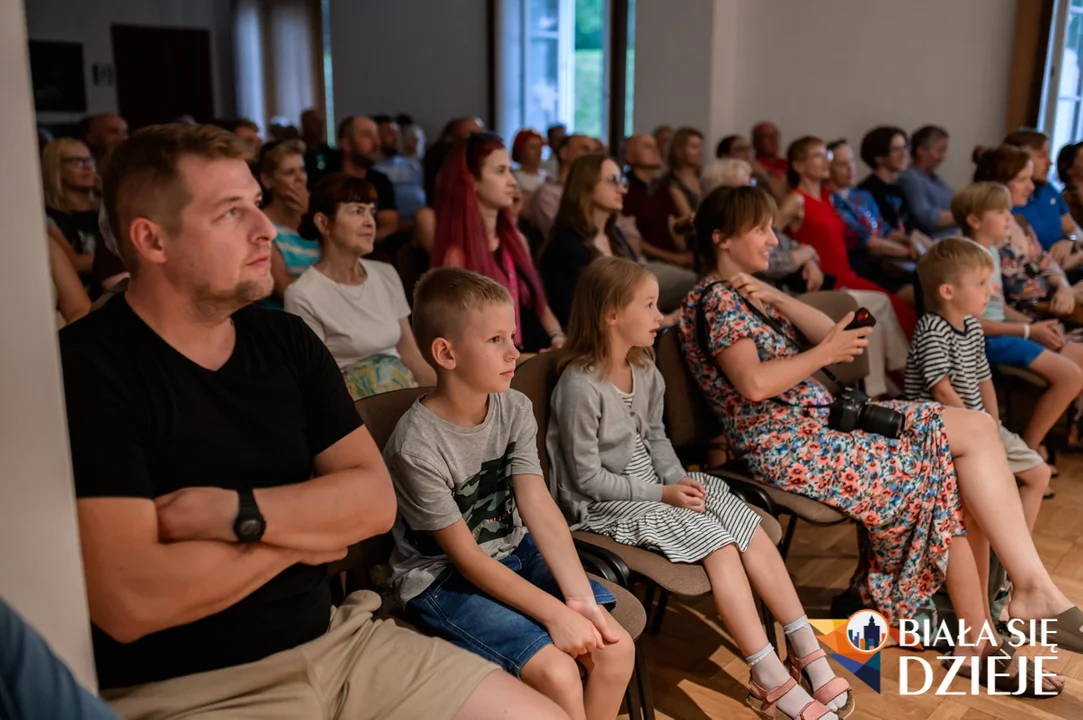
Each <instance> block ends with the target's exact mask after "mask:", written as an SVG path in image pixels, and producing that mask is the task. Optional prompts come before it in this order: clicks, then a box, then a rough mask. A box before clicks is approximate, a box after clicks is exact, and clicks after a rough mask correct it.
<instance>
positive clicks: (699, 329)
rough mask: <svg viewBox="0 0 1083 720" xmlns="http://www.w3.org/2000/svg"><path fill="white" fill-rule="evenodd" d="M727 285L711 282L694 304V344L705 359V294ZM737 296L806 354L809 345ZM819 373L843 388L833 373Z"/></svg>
mask: <svg viewBox="0 0 1083 720" xmlns="http://www.w3.org/2000/svg"><path fill="white" fill-rule="evenodd" d="M728 284H729V283H727V282H726V281H724V280H716V281H714V282H712V283H711V284H709V285H707V286H706V287H704V288H703V292H702V293H701V294H700V296H699V302H697V303H696V342H697V343H698V344H699V349H700V350H701V351H702V352H703V354H704V355H705V356H706V357H707V358H710V357H712V353H711V352H710V350H709V347H710V343H709V342H708V340H709V335H708V328H707V313H706V311H705V310H704V308H703V303H704V300H705V299H706V297H707V293H708V292H709V291H710V290H711V288H713V287H715V286H716V285H728ZM737 295H738V297H740V298H741V300H743V301H744V303H745V305H747V306H748V309H749V310H751V311H752V313H753V314H754V315H755V316H756V317H758V318H759V319H760V320H762V321H763V322H764V323H765V324H766V325H767V326H768V327H770V328H771V329H772V330H774V331H775V332H776V333H778V334H779V335H781V336H782V337H783V338H785V339H786V340H788V341H789V342H790V344H791V345H793V346H794V347H795V348H796V349H797V351H798V352H807V351H808V350H810V349H811V348H810V346H809V345H807V344H804V343H801V342H799V341H798V340H797V338H795V337H793V336H792V335H790V334H789V333H787V332H786V330H785V328H783V327H782V326H781V325H780V324H779V323H778V321H777V320H775V319H774V318H773V317H771V316H770V315H768V314H767V313H765V312H763V311H762V310H760V309H759V308H758V307H756V306H755V305H754V304H752V303H751V302H749V300H748V298H746V297H745V296H744V295H741V294H740V293H737ZM820 371H821V372H823V374H824V375H825V376H826V377H827V379H828V380H830V381H831V382H833V383H835V384H836V385H838V386H839V387H840V388H842V387H845V384H844V383H843V382H842V381H841V380H839V379H838V377H837V376H836V375H835V374H834V373H833V372H831V371H830V370H828V369H827V368H826V367H823V368H820ZM723 377H725V374H724V373H723ZM726 381H727V382H729V379H728V378H727V380H726ZM730 384H731V385H732V383H730Z"/></svg>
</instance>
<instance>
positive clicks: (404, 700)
mask: <svg viewBox="0 0 1083 720" xmlns="http://www.w3.org/2000/svg"><path fill="white" fill-rule="evenodd" d="M379 606H380V598H379V596H378V595H376V594H374V593H371V592H367V591H362V592H356V593H353V594H352V595H350V597H348V598H347V599H346V601H345V602H344V603H343V604H342V606H341V607H340V608H338V610H337V611H336V612H335V613H334V616H333V617H332V619H331V627H330V629H329V630H328V631H327V633H326V634H325V635H323V636H322V637H319V638H317V639H315V640H313V641H312V642H308V643H305V644H304V645H301V646H299V647H296V648H293V649H291V650H284V651H283V652H280V653H275V654H274V655H271V656H270V657H266V658H264V659H262V660H260V661H258V662H254V663H248V664H246V665H238V666H236V667H231V668H223V669H221V670H213V671H211V672H205V673H196V674H195V675H187V676H184V677H179V678H172V679H170V680H163V681H161V682H155V683H147V684H145V685H138V686H136V687H131V688H123V689H118V690H108V691H106V692H105V693H103V697H105V699H106V700H108V701H109V704H110V706H111V707H112V708H113V710H114V711H115V712H116V713H117V714H118V715H120V716H121V717H124V718H127V719H128V720H143V719H147V720H150V719H151V718H155V719H157V718H172V717H178V716H183V717H184V718H185V719H186V720H188V719H189V718H201V719H203V718H207V719H210V718H222V719H223V720H225V719H226V718H229V720H256V719H257V718H258V719H259V720H279V719H281V720H295V719H296V718H305V719H306V720H308V719H309V718H322V719H326V720H331V719H333V718H342V719H343V720H378V719H382V718H395V719H396V720H397V719H398V718H402V719H403V720H413V718H417V719H418V720H422V719H424V720H430V719H433V720H440V719H443V718H448V719H450V718H451V717H453V716H454V715H455V713H456V712H457V711H458V710H459V708H460V707H461V706H462V705H463V703H464V702H466V699H467V698H468V697H470V694H471V693H472V692H474V689H475V688H476V687H477V686H478V684H479V683H480V682H481V681H482V680H483V679H484V678H485V677H486V676H488V675H489V674H490V673H492V672H494V671H496V670H498V668H497V667H496V665H493V664H492V663H490V662H488V661H486V660H483V659H482V658H480V657H479V656H477V655H474V654H473V653H469V652H466V651H464V650H460V649H458V648H456V647H454V646H452V645H451V644H449V643H446V642H444V641H443V640H438V639H436V638H430V637H425V636H424V635H420V634H418V633H416V632H414V631H412V630H407V629H405V628H401V627H398V626H396V625H395V624H394V623H392V622H390V621H381V620H373V619H372V613H373V612H374V611H375V610H376V609H377V608H379Z"/></svg>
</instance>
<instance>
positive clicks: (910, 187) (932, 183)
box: [898, 166, 957, 237]
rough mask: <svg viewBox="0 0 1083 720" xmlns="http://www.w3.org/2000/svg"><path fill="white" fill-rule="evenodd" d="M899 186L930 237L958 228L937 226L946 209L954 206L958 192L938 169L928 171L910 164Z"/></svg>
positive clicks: (915, 216)
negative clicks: (953, 199)
mask: <svg viewBox="0 0 1083 720" xmlns="http://www.w3.org/2000/svg"><path fill="white" fill-rule="evenodd" d="M898 184H899V187H900V188H901V189H902V191H903V195H904V196H906V204H907V205H909V206H910V212H911V214H912V215H913V218H914V225H915V226H916V227H917V229H918V230H921V231H922V232H923V233H925V234H926V235H928V236H929V237H946V236H947V235H952V234H954V233H955V232H957V230H956V229H955V228H942V227H937V220H939V219H940V212H941V211H942V210H951V196H952V195H953V194H955V192H954V191H953V190H952V189H951V186H949V185H948V184H947V183H946V182H944V181H943V180H941V179H940V176H939V175H937V174H936V173H927V172H925V171H924V170H918V169H917V168H916V167H913V166H910V167H908V168H907V169H906V170H904V171H903V172H901V173H899V179H898Z"/></svg>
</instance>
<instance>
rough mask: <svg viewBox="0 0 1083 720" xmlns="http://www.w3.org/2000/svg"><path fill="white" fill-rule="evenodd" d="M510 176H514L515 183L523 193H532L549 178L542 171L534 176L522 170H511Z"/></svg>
mask: <svg viewBox="0 0 1083 720" xmlns="http://www.w3.org/2000/svg"><path fill="white" fill-rule="evenodd" d="M511 174H512V175H514V176H515V181H516V182H518V183H519V188H520V189H521V190H522V191H523V192H525V193H532V192H534V191H535V190H537V189H538V188H540V187H541V186H542V183H544V182H545V179H546V178H547V177H548V176H549V175H548V173H546V172H545V171H544V170H540V169H539V170H538V173H537V174H536V175H531V174H530V173H527V172H524V171H522V170H512V173H511Z"/></svg>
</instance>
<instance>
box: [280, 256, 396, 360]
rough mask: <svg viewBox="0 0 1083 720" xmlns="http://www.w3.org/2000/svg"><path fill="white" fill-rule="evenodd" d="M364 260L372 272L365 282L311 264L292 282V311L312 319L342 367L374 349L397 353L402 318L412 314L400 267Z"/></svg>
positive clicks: (288, 304) (289, 297) (376, 352)
mask: <svg viewBox="0 0 1083 720" xmlns="http://www.w3.org/2000/svg"><path fill="white" fill-rule="evenodd" d="M360 262H361V267H363V268H364V269H365V272H366V273H367V274H368V277H367V278H365V281H364V282H363V283H361V284H360V285H343V284H341V283H337V282H335V281H334V280H332V279H331V278H329V277H327V276H326V275H324V274H323V273H322V272H320V271H319V270H317V269H316V268H315V267H310V268H309V269H307V270H305V271H304V272H303V273H301V277H299V278H297V280H296V281H295V282H294V283H293V284H292V285H290V286H289V287H288V288H286V298H285V300H286V312H291V313H293V314H294V315H298V316H300V317H301V318H302V319H303V320H304V321H305V322H306V323H308V326H309V327H310V328H312V330H313V331H314V332H315V333H316V334H317V335H318V336H319V337H320V340H323V342H324V344H325V345H326V346H327V349H328V350H330V351H331V355H333V356H334V358H335V362H337V363H338V366H339V368H341V369H345V368H348V367H352V366H354V365H356V364H357V363H359V362H360V361H362V360H364V359H365V358H369V357H372V356H373V355H395V356H396V357H397V356H398V354H399V352H398V350H397V349H396V347H395V346H396V345H398V344H399V339H400V338H401V337H402V329H401V328H400V326H399V320H401V319H402V318H407V317H410V305H409V304H408V303H407V302H406V291H405V290H404V289H403V287H402V280H401V279H399V274H398V273H397V272H395V268H393V267H392V266H391V265H389V264H387V263H383V262H377V261H375V260H361V261H360Z"/></svg>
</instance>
